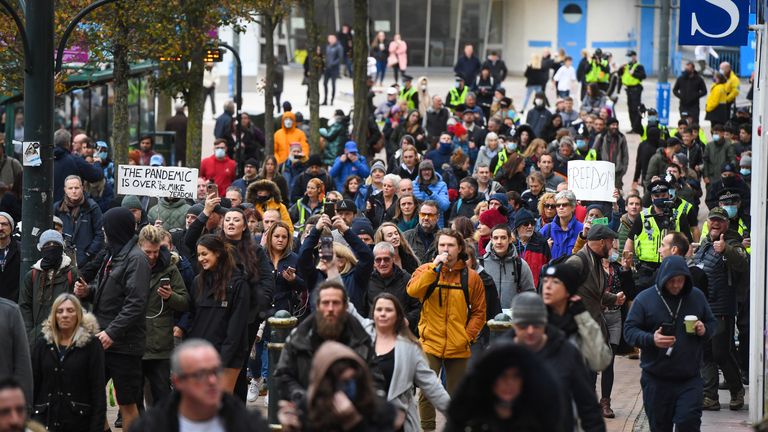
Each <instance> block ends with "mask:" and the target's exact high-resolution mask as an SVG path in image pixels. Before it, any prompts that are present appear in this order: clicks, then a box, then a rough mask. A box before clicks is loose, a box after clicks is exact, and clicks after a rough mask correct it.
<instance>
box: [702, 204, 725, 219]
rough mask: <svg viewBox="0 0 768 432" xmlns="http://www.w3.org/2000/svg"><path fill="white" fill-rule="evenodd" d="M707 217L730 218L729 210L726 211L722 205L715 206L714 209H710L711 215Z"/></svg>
mask: <svg viewBox="0 0 768 432" xmlns="http://www.w3.org/2000/svg"><path fill="white" fill-rule="evenodd" d="M707 219H722V220H726V221H727V220H728V212H727V211H725V209H723V208H722V207H715V208H713V209H712V210H710V211H709V215H708V216H707Z"/></svg>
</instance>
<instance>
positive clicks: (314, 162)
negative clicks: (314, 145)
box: [307, 154, 323, 167]
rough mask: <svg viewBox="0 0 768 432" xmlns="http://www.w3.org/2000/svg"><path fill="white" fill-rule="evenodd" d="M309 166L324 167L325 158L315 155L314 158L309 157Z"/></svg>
mask: <svg viewBox="0 0 768 432" xmlns="http://www.w3.org/2000/svg"><path fill="white" fill-rule="evenodd" d="M307 166H308V167H311V166H319V167H322V166H323V158H321V157H320V155H318V154H313V155H312V156H310V157H309V159H307Z"/></svg>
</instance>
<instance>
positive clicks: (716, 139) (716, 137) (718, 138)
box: [712, 134, 720, 141]
mask: <svg viewBox="0 0 768 432" xmlns="http://www.w3.org/2000/svg"><path fill="white" fill-rule="evenodd" d="M712 141H720V135H718V134H714V135H712Z"/></svg>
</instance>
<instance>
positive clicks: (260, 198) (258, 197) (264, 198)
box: [256, 195, 269, 203]
mask: <svg viewBox="0 0 768 432" xmlns="http://www.w3.org/2000/svg"><path fill="white" fill-rule="evenodd" d="M267 201H269V195H266V196H263V195H256V202H260V203H264V202H267Z"/></svg>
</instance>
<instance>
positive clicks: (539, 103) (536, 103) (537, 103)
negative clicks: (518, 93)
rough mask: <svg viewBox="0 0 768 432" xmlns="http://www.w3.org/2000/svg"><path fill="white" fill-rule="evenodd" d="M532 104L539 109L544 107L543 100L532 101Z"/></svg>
mask: <svg viewBox="0 0 768 432" xmlns="http://www.w3.org/2000/svg"><path fill="white" fill-rule="evenodd" d="M533 103H534V104H535V105H536V106H538V107H540V106H542V105H544V99H534V100H533Z"/></svg>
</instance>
